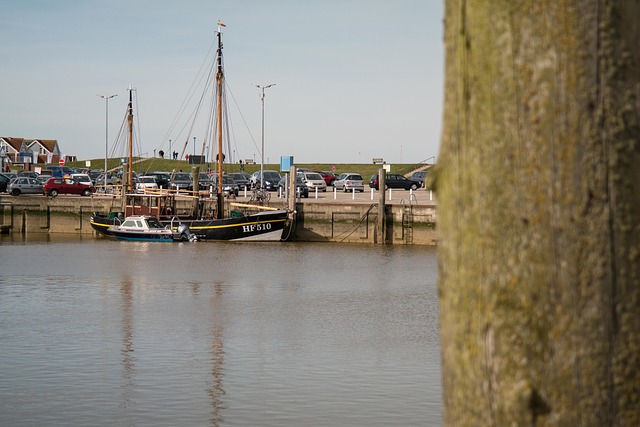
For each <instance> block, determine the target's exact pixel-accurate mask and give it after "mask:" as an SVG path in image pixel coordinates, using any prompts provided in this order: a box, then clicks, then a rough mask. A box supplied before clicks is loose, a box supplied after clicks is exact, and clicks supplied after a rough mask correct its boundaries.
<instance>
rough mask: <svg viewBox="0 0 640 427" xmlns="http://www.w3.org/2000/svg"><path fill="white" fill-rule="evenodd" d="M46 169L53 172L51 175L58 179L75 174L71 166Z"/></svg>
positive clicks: (48, 167)
mask: <svg viewBox="0 0 640 427" xmlns="http://www.w3.org/2000/svg"><path fill="white" fill-rule="evenodd" d="M45 169H47V170H50V171H51V175H53V176H54V177H56V178H62V177H63V176H65V175H71V174H72V173H73V169H71V168H70V167H69V166H47V167H46V168H45Z"/></svg>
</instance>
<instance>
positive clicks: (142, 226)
mask: <svg viewBox="0 0 640 427" xmlns="http://www.w3.org/2000/svg"><path fill="white" fill-rule="evenodd" d="M136 225H137V226H138V227H139V228H144V224H143V223H142V221H136Z"/></svg>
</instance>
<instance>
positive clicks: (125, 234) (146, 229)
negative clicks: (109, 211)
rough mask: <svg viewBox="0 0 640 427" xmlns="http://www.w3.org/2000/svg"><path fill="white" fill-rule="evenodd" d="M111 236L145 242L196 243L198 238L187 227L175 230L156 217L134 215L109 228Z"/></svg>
mask: <svg viewBox="0 0 640 427" xmlns="http://www.w3.org/2000/svg"><path fill="white" fill-rule="evenodd" d="M108 231H109V233H110V235H111V236H113V237H115V238H116V239H118V240H136V241H145V242H179V241H191V242H193V241H196V240H197V239H196V237H195V236H194V235H193V234H192V233H190V232H189V228H188V227H187V226H186V225H182V226H180V228H178V229H177V230H173V229H172V228H171V227H170V226H165V225H163V224H161V223H160V221H158V219H157V218H156V217H153V216H148V215H134V216H130V217H127V218H125V220H124V221H123V222H122V224H120V225H115V226H112V227H109V229H108Z"/></svg>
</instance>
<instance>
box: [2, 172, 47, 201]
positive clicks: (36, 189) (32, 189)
mask: <svg viewBox="0 0 640 427" xmlns="http://www.w3.org/2000/svg"><path fill="white" fill-rule="evenodd" d="M7 191H8V192H9V194H11V195H12V196H19V195H21V194H42V183H41V182H40V181H38V180H37V179H35V178H31V177H28V176H19V177H17V178H14V179H13V180H11V181H10V183H9V187H8V188H7Z"/></svg>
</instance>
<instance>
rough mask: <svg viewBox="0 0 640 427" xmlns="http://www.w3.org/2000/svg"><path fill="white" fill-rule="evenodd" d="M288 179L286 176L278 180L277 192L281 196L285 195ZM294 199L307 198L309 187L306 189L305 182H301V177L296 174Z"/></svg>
mask: <svg viewBox="0 0 640 427" xmlns="http://www.w3.org/2000/svg"><path fill="white" fill-rule="evenodd" d="M288 179H289V177H288V176H283V177H282V178H280V181H279V182H278V190H279V191H281V192H282V194H286V188H287V180H288ZM295 191H296V197H309V187H307V184H305V182H304V181H303V180H302V177H301V176H300V175H298V174H296V190H295Z"/></svg>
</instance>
